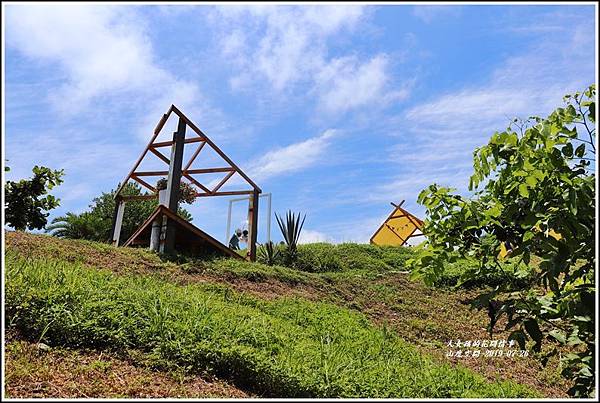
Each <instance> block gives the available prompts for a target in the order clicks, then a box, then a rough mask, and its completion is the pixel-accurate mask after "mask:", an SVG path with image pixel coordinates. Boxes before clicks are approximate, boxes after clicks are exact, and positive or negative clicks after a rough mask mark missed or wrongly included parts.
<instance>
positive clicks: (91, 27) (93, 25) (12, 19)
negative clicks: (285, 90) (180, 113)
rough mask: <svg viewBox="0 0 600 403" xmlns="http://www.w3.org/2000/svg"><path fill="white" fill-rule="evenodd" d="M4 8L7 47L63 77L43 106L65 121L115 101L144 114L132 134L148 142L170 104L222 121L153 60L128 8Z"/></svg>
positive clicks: (142, 25)
mask: <svg viewBox="0 0 600 403" xmlns="http://www.w3.org/2000/svg"><path fill="white" fill-rule="evenodd" d="M6 10H7V18H6V21H7V24H6V33H7V34H6V37H7V44H8V46H10V47H11V48H13V49H16V50H18V51H19V52H21V53H22V54H23V55H25V56H27V57H28V58H30V59H32V60H35V61H37V62H43V63H46V64H49V65H55V66H58V67H59V69H60V71H61V72H62V73H63V79H62V84H61V85H59V86H58V87H57V88H54V89H53V90H52V91H51V93H50V94H49V95H48V100H49V101H50V102H51V104H52V105H53V106H54V108H55V109H56V110H57V111H59V112H61V113H62V114H64V115H67V116H75V115H77V114H79V113H81V112H82V111H83V110H89V109H92V108H97V107H98V105H97V104H98V102H99V101H102V102H105V101H106V100H107V99H109V100H114V102H116V103H117V104H122V105H124V106H126V108H127V109H128V110H132V109H133V110H135V111H136V112H137V113H139V115H140V116H143V118H142V119H141V120H140V123H139V124H138V127H137V128H136V129H135V130H136V132H137V134H138V136H139V140H140V141H141V140H147V139H148V137H149V135H150V134H151V129H152V128H153V127H154V125H155V124H156V121H158V119H159V118H160V116H162V114H163V113H164V111H165V110H166V108H168V106H169V105H171V104H172V103H173V104H176V105H178V106H180V107H182V108H185V110H186V111H188V113H191V114H193V115H194V116H200V117H201V118H203V119H204V120H205V121H206V118H207V117H211V119H210V120H209V121H216V120H217V119H218V118H219V117H221V116H220V115H221V114H220V112H219V111H218V110H216V109H215V108H212V107H211V106H210V102H209V101H208V99H206V97H204V96H203V95H202V93H201V91H200V89H199V88H198V85H197V84H196V83H194V82H190V81H187V80H185V79H182V78H181V77H178V76H177V75H175V74H173V73H172V72H170V71H168V70H167V69H165V68H163V67H161V65H160V63H158V62H157V57H156V54H155V51H154V48H153V45H152V42H151V40H150V37H149V35H148V33H147V29H148V27H147V21H146V19H145V17H144V16H143V15H142V14H141V13H140V12H138V11H136V9H134V8H131V7H119V6H105V5H56V4H53V5H42V4H35V5H11V6H8V7H6ZM124 99H135V100H136V102H134V103H132V102H124V101H123V100H124Z"/></svg>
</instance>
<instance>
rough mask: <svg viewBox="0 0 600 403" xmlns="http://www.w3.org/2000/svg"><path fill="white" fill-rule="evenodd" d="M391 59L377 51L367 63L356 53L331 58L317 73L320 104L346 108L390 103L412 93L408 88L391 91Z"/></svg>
mask: <svg viewBox="0 0 600 403" xmlns="http://www.w3.org/2000/svg"><path fill="white" fill-rule="evenodd" d="M387 70H388V59H387V57H386V56H385V55H377V56H375V57H374V58H372V59H371V60H369V61H368V62H366V63H362V64H361V63H360V62H359V61H358V60H357V59H356V58H355V57H346V58H339V59H334V60H331V61H330V62H329V63H328V64H327V65H325V66H323V67H322V69H321V71H320V72H319V73H318V74H317V78H316V83H317V86H318V87H319V88H322V90H321V92H322V94H321V97H320V104H321V106H322V107H323V108H324V109H325V110H326V111H328V112H344V111H347V110H350V109H353V108H356V107H360V106H365V105H369V104H381V103H383V104H387V103H388V102H391V101H395V100H402V99H404V98H406V97H407V96H408V89H406V88H404V89H402V90H397V91H391V92H388V91H387V90H386V86H387V84H388V83H389V81H390V78H389V76H388V74H387Z"/></svg>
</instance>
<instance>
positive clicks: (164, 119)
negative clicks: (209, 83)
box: [115, 105, 175, 198]
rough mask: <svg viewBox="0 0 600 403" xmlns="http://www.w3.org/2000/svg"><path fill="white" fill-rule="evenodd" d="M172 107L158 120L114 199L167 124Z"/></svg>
mask: <svg viewBox="0 0 600 403" xmlns="http://www.w3.org/2000/svg"><path fill="white" fill-rule="evenodd" d="M174 107H175V106H174V105H171V107H170V108H169V110H168V111H167V113H165V114H164V115H163V116H162V118H160V120H159V122H158V124H157V125H156V127H155V128H154V134H153V135H152V138H151V139H150V142H148V145H147V146H146V148H145V149H144V151H143V152H142V154H141V155H140V157H139V158H138V159H137V161H136V162H135V164H134V165H133V168H131V171H129V173H128V174H127V176H126V177H125V179H124V180H123V182H121V186H119V188H118V189H117V191H116V193H115V198H116V197H118V196H119V195H120V194H121V192H122V191H123V188H124V187H125V185H126V184H127V182H128V181H129V179H131V175H132V174H133V173H134V172H135V170H136V169H137V167H138V166H139V165H140V162H142V160H143V159H144V157H145V156H146V153H147V152H148V149H149V148H150V145H151V144H152V143H153V142H154V140H156V138H157V137H158V134H159V133H160V131H161V130H162V128H163V126H164V125H165V123H166V122H167V119H169V116H170V115H171V113H172V112H173V108H174Z"/></svg>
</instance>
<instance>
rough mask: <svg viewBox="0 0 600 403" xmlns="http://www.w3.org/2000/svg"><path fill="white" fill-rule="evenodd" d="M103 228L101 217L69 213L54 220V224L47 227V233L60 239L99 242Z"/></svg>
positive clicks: (88, 213) (90, 214) (87, 213)
mask: <svg viewBox="0 0 600 403" xmlns="http://www.w3.org/2000/svg"><path fill="white" fill-rule="evenodd" d="M102 227H103V226H102V222H101V220H100V217H98V216H97V215H94V214H92V213H90V212H84V213H81V214H74V213H67V214H66V215H64V216H60V217H56V218H54V219H53V220H52V223H51V224H50V225H48V226H47V227H46V232H49V233H50V234H51V235H53V236H57V237H60V238H71V239H87V240H90V241H97V240H98V239H101V238H102V234H100V233H99V231H101V230H102Z"/></svg>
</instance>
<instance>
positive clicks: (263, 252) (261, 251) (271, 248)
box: [258, 241, 281, 266]
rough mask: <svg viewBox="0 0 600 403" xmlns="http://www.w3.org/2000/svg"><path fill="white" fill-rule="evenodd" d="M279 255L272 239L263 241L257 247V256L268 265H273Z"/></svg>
mask: <svg viewBox="0 0 600 403" xmlns="http://www.w3.org/2000/svg"><path fill="white" fill-rule="evenodd" d="M280 255H281V252H280V251H279V248H277V245H276V244H274V243H273V241H269V242H267V243H264V244H262V245H261V246H260V248H258V258H259V260H260V261H261V262H263V263H265V264H266V265H268V266H273V265H274V264H275V261H276V259H277V258H278V257H279V256H280Z"/></svg>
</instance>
